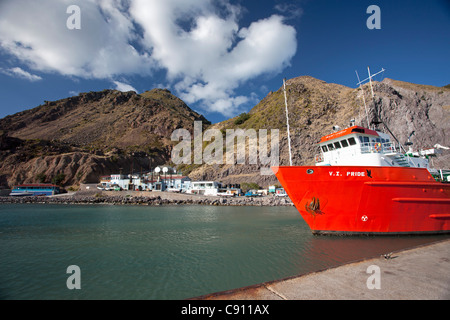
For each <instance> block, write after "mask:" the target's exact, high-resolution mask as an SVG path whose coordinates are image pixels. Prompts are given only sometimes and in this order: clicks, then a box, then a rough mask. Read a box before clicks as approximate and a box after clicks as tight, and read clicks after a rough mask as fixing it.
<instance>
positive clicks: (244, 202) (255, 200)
mask: <svg viewBox="0 0 450 320" xmlns="http://www.w3.org/2000/svg"><path fill="white" fill-rule="evenodd" d="M12 203H14V204H15V203H18V204H19V203H41V204H112V205H148V206H160V205H212V206H292V205H293V203H292V201H291V200H290V199H289V198H288V197H275V196H272V195H270V196H263V197H252V198H250V197H213V196H201V195H187V194H176V193H170V192H159V193H153V194H152V193H151V192H133V191H131V192H97V193H93V192H76V193H72V194H62V195H58V196H50V197H9V196H8V197H0V204H12Z"/></svg>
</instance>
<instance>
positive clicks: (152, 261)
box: [0, 204, 449, 300]
mask: <svg viewBox="0 0 450 320" xmlns="http://www.w3.org/2000/svg"><path fill="white" fill-rule="evenodd" d="M448 237H449V236H444V235H443V236H402V237H400V236H395V237H388V236H384V237H363V236H361V237H334V236H314V235H312V234H311V232H310V230H309V228H308V226H307V225H306V224H305V223H304V221H303V220H302V218H301V217H300V215H299V214H298V212H297V211H296V209H295V208H294V207H252V206H239V207H237V206H194V205H193V206H188V205H183V206H176V205H174V206H114V205H48V204H47V205H43V204H13V205H12V204H11V205H10V204H5V205H0V255H1V258H0V299H3V300H4V299H158V300H159V299H165V300H172V299H186V298H192V297H196V296H200V295H205V294H209V293H213V292H218V291H224V290H230V289H235V288H239V287H243V286H249V285H254V284H258V283H261V282H266V281H272V280H277V279H282V278H286V277H291V276H295V275H299V274H305V273H308V272H313V271H318V270H323V269H326V268H329V267H334V266H337V265H341V264H344V263H347V262H351V261H355V260H359V259H362V258H370V257H376V256H379V255H381V254H385V253H389V252H392V251H397V250H401V249H405V248H411V247H414V246H417V245H421V244H426V243H431V242H434V241H438V240H443V239H447V238H448ZM73 265H75V266H78V267H79V273H78V275H79V278H78V280H79V284H80V285H81V288H80V289H72V290H70V289H69V288H68V286H67V282H68V279H69V277H71V276H72V272H69V273H67V268H68V267H69V266H73Z"/></svg>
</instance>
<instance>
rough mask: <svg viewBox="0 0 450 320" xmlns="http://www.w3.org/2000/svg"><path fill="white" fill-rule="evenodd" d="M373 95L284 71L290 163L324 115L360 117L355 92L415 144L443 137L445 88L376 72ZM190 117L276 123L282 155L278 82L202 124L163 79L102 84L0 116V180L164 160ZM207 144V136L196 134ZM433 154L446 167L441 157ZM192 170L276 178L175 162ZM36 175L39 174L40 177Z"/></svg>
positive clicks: (87, 175)
mask: <svg viewBox="0 0 450 320" xmlns="http://www.w3.org/2000/svg"><path fill="white" fill-rule="evenodd" d="M372 85H373V89H374V94H375V96H374V98H373V99H372V97H370V95H369V92H370V88H369V87H368V86H369V85H368V84H365V85H364V86H363V87H362V88H363V90H364V91H361V89H360V88H357V89H353V88H349V87H346V86H344V85H340V84H335V83H327V82H325V81H323V80H320V79H316V78H313V77H311V76H300V77H296V78H292V79H288V80H287V81H286V87H287V92H286V93H287V100H288V108H289V119H290V127H291V132H290V133H291V142H292V153H293V164H294V165H311V164H314V160H313V159H314V154H315V153H316V152H317V150H316V143H317V142H318V141H319V139H320V137H321V136H322V135H325V134H327V133H329V132H330V130H331V128H332V126H333V125H339V126H341V127H345V126H347V125H348V122H349V120H350V119H356V121H357V123H359V124H362V125H366V126H367V123H366V122H367V121H366V120H365V119H366V117H367V116H366V114H365V108H364V105H363V100H362V96H363V94H365V97H366V102H367V104H368V109H369V110H368V116H369V118H370V121H371V120H373V119H374V118H375V114H377V116H378V117H381V118H382V119H383V120H384V122H385V124H386V125H387V126H388V127H389V128H390V129H391V130H392V132H393V133H394V135H396V136H397V137H398V139H399V140H400V141H402V142H404V141H406V139H407V138H408V136H409V135H410V134H411V132H412V131H415V132H416V134H415V135H414V136H413V137H412V140H413V142H415V143H416V146H417V147H428V146H432V145H434V144H435V143H440V144H442V145H446V146H449V145H450V135H449V134H448V132H450V125H449V123H450V88H448V87H434V86H428V85H418V84H413V83H408V82H404V81H399V80H393V79H388V78H385V79H384V80H383V81H381V82H372ZM194 121H202V123H203V129H207V128H210V129H219V130H221V131H222V132H225V131H226V130H227V129H243V130H245V129H255V130H256V131H257V130H259V129H269V130H270V129H278V130H279V133H280V135H279V138H280V139H279V142H280V164H281V165H286V164H288V163H289V159H288V153H289V152H288V141H287V133H286V129H287V127H286V115H285V102H284V91H283V87H280V88H279V89H278V90H276V91H273V92H269V93H268V94H267V96H266V97H264V98H263V99H262V100H261V101H260V102H259V103H258V104H257V105H255V106H254V107H253V108H252V109H251V110H250V111H249V112H248V113H244V114H242V115H239V116H236V117H233V118H230V119H227V120H225V121H222V122H219V123H215V124H211V123H210V122H209V121H208V120H207V119H206V118H205V117H204V116H202V115H200V114H198V113H196V112H195V111H193V110H192V109H190V108H189V106H187V105H186V104H185V103H184V102H183V101H182V100H181V99H179V98H178V97H176V96H174V95H173V94H171V92H170V91H169V90H167V89H152V90H149V91H146V92H144V93H141V94H137V93H135V92H133V91H130V92H120V91H117V90H103V91H99V92H87V93H80V94H79V95H78V96H74V97H69V98H65V99H60V100H57V101H45V103H44V104H43V105H40V106H37V107H35V108H32V109H29V110H25V111H22V112H19V113H16V114H14V115H10V116H7V117H5V118H3V119H0V161H1V165H0V184H1V185H3V186H5V187H6V186H9V187H10V186H12V185H14V184H18V183H24V182H38V181H37V179H38V178H39V180H42V181H44V182H50V181H52V179H53V178H54V177H55V176H57V175H64V179H63V180H62V182H61V183H62V184H63V185H66V186H71V185H77V184H79V183H80V182H90V183H95V182H97V181H98V179H99V177H100V176H102V175H108V174H111V173H118V172H119V171H120V172H123V173H126V172H131V171H133V170H134V172H139V171H148V170H149V169H150V168H151V167H154V166H155V165H162V164H171V151H172V149H173V147H174V145H176V144H177V142H176V141H171V133H172V132H173V131H174V130H175V129H178V128H184V129H187V130H188V131H189V132H190V133H191V135H192V134H193V124H194ZM203 144H204V145H205V144H208V143H207V142H206V143H203ZM443 158H444V159H443V160H441V161H440V162H438V163H436V164H442V165H444V166H447V167H450V165H449V164H450V158H449V157H448V155H444V157H443ZM178 167H179V168H180V169H182V170H184V171H185V173H189V175H190V177H191V178H192V179H199V180H200V179H201V180H219V181H222V182H225V183H242V182H255V183H259V184H260V185H268V184H276V183H277V180H276V178H275V177H274V176H273V175H272V176H262V175H261V174H260V169H261V164H259V163H258V164H246V165H235V164H232V165H229V164H222V165H207V164H202V165H194V164H192V165H181V166H178ZM44 177H45V178H44Z"/></svg>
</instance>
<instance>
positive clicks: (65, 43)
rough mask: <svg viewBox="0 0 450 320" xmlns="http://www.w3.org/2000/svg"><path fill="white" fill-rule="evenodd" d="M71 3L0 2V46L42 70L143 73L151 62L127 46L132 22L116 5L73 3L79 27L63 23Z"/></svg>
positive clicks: (91, 75)
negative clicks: (79, 14) (78, 11)
mask: <svg viewBox="0 0 450 320" xmlns="http://www.w3.org/2000/svg"><path fill="white" fill-rule="evenodd" d="M73 2H74V1H72V0H58V1H55V0H40V1H34V0H14V1H12V0H9V1H2V3H1V4H0V46H1V47H2V48H3V49H5V50H6V51H7V52H9V53H11V54H12V55H14V56H16V57H17V58H19V59H20V60H21V61H22V62H24V63H27V64H28V65H29V66H30V67H31V68H33V69H35V70H39V71H44V72H54V71H56V72H58V73H60V74H62V75H70V76H79V77H83V78H107V77H111V76H112V75H119V74H124V73H125V74H129V73H142V72H147V73H148V72H149V71H150V69H151V67H152V65H153V61H152V59H151V57H150V56H149V55H148V53H146V52H144V53H138V52H137V50H136V49H135V48H134V47H133V46H132V45H131V42H132V40H133V39H134V37H135V31H134V29H133V24H132V22H131V21H130V20H129V18H128V17H127V16H126V12H125V11H123V10H124V9H125V8H122V7H121V6H120V1H104V0H101V1H100V0H99V1H94V0H82V1H77V5H79V7H80V10H81V29H80V30H76V29H74V30H70V29H68V28H67V26H66V21H67V19H68V18H69V17H70V14H67V13H66V10H67V7H68V6H69V5H72V4H73Z"/></svg>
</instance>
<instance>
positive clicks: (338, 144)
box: [334, 141, 341, 149]
mask: <svg viewBox="0 0 450 320" xmlns="http://www.w3.org/2000/svg"><path fill="white" fill-rule="evenodd" d="M334 146H335V148H336V149H340V148H341V144H340V143H339V141H337V142H335V143H334Z"/></svg>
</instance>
